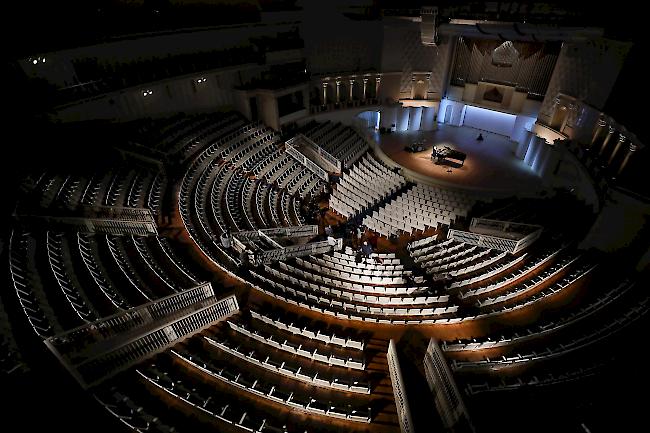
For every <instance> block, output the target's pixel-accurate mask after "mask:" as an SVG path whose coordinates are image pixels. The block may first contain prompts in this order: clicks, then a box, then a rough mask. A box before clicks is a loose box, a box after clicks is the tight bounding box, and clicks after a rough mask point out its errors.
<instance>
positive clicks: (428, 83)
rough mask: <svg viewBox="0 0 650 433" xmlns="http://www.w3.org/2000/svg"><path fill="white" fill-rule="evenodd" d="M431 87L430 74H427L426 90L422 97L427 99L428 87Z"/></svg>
mask: <svg viewBox="0 0 650 433" xmlns="http://www.w3.org/2000/svg"><path fill="white" fill-rule="evenodd" d="M430 88H431V74H427V90H426V91H425V92H424V99H427V100H428V99H429V89H430Z"/></svg>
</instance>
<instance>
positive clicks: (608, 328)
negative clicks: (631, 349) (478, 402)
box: [451, 298, 650, 371]
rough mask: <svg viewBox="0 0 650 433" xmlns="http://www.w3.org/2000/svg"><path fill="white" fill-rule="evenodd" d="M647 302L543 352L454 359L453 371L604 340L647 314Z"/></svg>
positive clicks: (552, 354)
mask: <svg viewBox="0 0 650 433" xmlns="http://www.w3.org/2000/svg"><path fill="white" fill-rule="evenodd" d="M648 303H650V298H645V299H644V300H643V301H642V302H641V303H639V304H638V305H635V306H633V307H632V308H630V309H629V310H627V311H625V312H624V313H623V314H622V315H621V316H619V317H616V318H614V319H610V320H609V321H608V322H606V323H601V324H600V326H598V327H597V328H596V329H593V330H591V332H589V333H587V334H585V335H582V336H580V337H577V338H573V339H571V340H570V341H568V342H563V343H560V344H558V345H557V346H553V347H547V348H546V349H545V350H543V351H539V350H537V351H535V352H532V353H525V354H516V355H514V356H509V357H506V356H503V357H501V358H500V359H490V358H485V359H482V360H480V361H458V360H452V364H451V366H452V369H453V370H454V371H460V370H475V369H489V370H499V369H503V368H511V367H515V366H521V365H522V364H524V363H533V362H540V361H547V360H550V359H553V358H557V357H560V356H564V355H567V354H569V353H571V352H574V351H578V350H581V349H584V348H586V347H588V346H591V345H593V344H596V343H598V342H599V341H601V340H605V339H607V338H609V337H611V336H613V335H615V334H617V333H618V332H620V331H621V330H623V329H624V328H626V327H628V326H630V325H632V324H633V323H635V322H636V321H637V320H639V319H641V318H643V317H645V315H646V314H647V313H648V311H649V309H648V308H647V306H648Z"/></svg>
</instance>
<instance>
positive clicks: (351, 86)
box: [350, 78, 354, 101]
mask: <svg viewBox="0 0 650 433" xmlns="http://www.w3.org/2000/svg"><path fill="white" fill-rule="evenodd" d="M352 89H354V78H350V101H351V100H352Z"/></svg>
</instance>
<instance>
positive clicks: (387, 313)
mask: <svg viewBox="0 0 650 433" xmlns="http://www.w3.org/2000/svg"><path fill="white" fill-rule="evenodd" d="M265 270H266V271H267V272H268V273H269V274H271V275H273V274H276V275H275V276H276V277H277V278H281V276H282V275H283V274H282V273H280V272H279V271H276V270H275V269H271V268H268V267H267V268H266V269H265ZM251 275H253V276H254V277H256V278H257V279H258V280H259V281H261V282H263V283H266V284H267V285H270V286H271V287H273V288H275V289H278V290H280V292H281V293H282V295H281V296H280V298H281V299H285V300H286V302H289V303H291V304H297V305H301V306H302V305H305V304H304V303H302V300H305V301H307V303H306V305H309V307H308V308H310V309H312V308H311V304H324V305H326V306H327V308H316V310H317V311H321V312H323V313H325V314H329V315H332V316H336V317H343V318H346V319H350V320H362V321H371V322H377V323H399V322H404V323H406V322H409V323H422V320H423V319H421V320H413V321H411V319H395V318H394V317H396V316H397V317H408V318H412V317H432V316H433V317H441V316H453V315H454V314H455V313H456V312H457V311H458V307H457V306H449V307H422V308H417V307H414V308H409V307H405V308H397V307H385V306H377V307H374V306H371V305H361V304H359V303H358V302H367V301H369V300H371V299H372V298H371V297H368V296H366V297H365V298H364V301H361V300H359V301H357V302H355V301H353V300H352V299H351V298H348V299H345V298H343V297H342V295H343V294H344V291H342V290H338V289H331V288H327V287H323V286H319V285H313V286H312V285H308V287H309V291H303V289H302V287H303V286H304V285H305V284H304V282H303V281H302V280H298V279H297V278H294V277H290V276H289V278H288V279H287V280H288V281H289V282H291V283H292V284H293V285H294V286H291V287H290V286H287V285H285V284H283V283H280V282H277V281H275V280H272V279H270V278H267V277H265V276H263V275H261V274H259V273H257V272H254V271H252V272H251ZM321 287H322V293H323V294H320V295H318V296H316V295H315V294H314V293H313V292H312V290H313V289H314V288H318V289H321ZM256 288H258V289H259V290H261V291H263V292H264V293H267V294H270V293H274V292H273V291H271V290H268V289H267V290H265V289H264V288H261V287H258V286H256ZM337 290H338V292H337ZM339 293H340V295H341V297H340V298H339V297H338V296H337V294H339ZM287 295H288V296H287ZM350 295H351V296H352V297H353V296H354V295H352V294H350ZM272 296H274V297H276V298H277V297H278V296H277V295H276V294H275V293H274V295H272ZM293 298H298V299H300V300H301V302H300V303H299V302H298V301H296V300H295V299H293ZM395 299H397V302H400V303H401V299H406V300H408V298H395ZM411 299H413V298H411ZM444 299H446V298H436V297H432V300H431V301H432V302H442V301H443V300H444ZM375 302H380V301H379V298H378V297H377V300H376V301H375ZM397 302H396V303H397ZM333 309H334V310H333ZM336 310H343V311H352V312H354V314H349V313H343V312H341V311H336ZM357 314H363V316H357Z"/></svg>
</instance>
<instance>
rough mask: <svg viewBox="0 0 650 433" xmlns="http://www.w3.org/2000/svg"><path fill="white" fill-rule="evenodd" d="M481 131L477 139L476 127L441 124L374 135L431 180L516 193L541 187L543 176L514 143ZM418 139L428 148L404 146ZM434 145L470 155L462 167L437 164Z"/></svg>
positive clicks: (394, 155) (383, 147)
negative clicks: (433, 158)
mask: <svg viewBox="0 0 650 433" xmlns="http://www.w3.org/2000/svg"><path fill="white" fill-rule="evenodd" d="M481 132H482V134H483V138H484V140H483V141H477V140H476V136H477V135H478V133H479V131H478V130H477V129H474V128H468V127H465V126H461V127H456V126H449V125H438V130H437V131H427V132H424V131H405V132H393V133H390V134H379V133H378V132H375V133H374V138H375V140H376V141H377V143H378V144H379V147H380V149H381V150H382V151H383V152H384V153H385V154H386V155H387V156H388V157H389V158H390V159H392V160H393V161H394V162H396V163H397V164H399V165H401V166H402V167H404V168H408V169H410V170H413V171H415V172H417V173H418V174H421V175H424V176H428V177H429V178H431V179H432V181H433V182H432V183H438V184H441V185H447V186H457V187H460V188H464V189H476V190H483V191H494V192H499V193H513V194H514V193H518V192H533V191H538V190H540V189H541V188H542V182H541V179H540V178H539V177H538V176H537V175H536V174H535V173H534V172H533V170H532V169H531V168H530V167H529V166H528V165H526V164H525V163H524V162H523V161H522V160H520V159H517V158H516V157H515V155H514V153H513V148H514V146H515V143H513V142H511V141H510V140H508V139H507V138H506V137H504V136H501V135H497V134H492V133H486V132H483V131H481ZM415 141H424V147H425V150H424V151H422V152H415V153H410V152H407V151H406V150H404V147H405V146H407V145H409V144H411V143H413V142H415ZM434 145H445V146H449V147H450V148H452V149H456V150H460V151H461V152H464V153H465V154H466V155H467V157H466V158H465V164H464V165H463V166H462V167H455V166H451V167H450V166H449V165H444V164H443V165H436V164H435V163H434V162H433V161H431V148H432V147H433V146H434Z"/></svg>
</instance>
